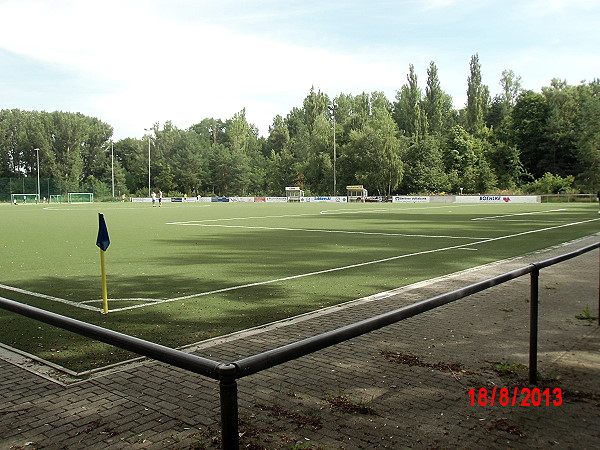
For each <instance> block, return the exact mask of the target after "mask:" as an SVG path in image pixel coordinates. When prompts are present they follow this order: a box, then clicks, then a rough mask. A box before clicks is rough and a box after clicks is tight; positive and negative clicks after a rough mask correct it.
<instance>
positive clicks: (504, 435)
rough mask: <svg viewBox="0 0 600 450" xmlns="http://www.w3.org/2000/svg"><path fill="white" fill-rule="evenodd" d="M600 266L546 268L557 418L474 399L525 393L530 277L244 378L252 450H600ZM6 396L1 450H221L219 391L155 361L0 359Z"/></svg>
mask: <svg viewBox="0 0 600 450" xmlns="http://www.w3.org/2000/svg"><path fill="white" fill-rule="evenodd" d="M598 239H599V236H598V235H596V236H592V237H590V238H587V239H584V240H581V241H578V242H576V243H571V244H569V245H566V246H562V247H559V248H553V249H548V250H546V251H544V252H541V253H537V254H533V255H528V256H526V257H522V258H517V259H515V260H510V261H504V262H502V263H498V264H494V265H488V266H484V267H481V268H478V269H477V270H471V271H466V272H462V273H459V274H454V275H453V276H449V277H445V278H443V279H438V280H433V281H432V282H431V283H429V284H419V285H417V286H409V287H407V288H405V289H403V290H401V291H399V292H398V293H397V294H395V295H393V296H390V297H387V298H380V299H362V300H357V301H354V302H350V303H347V304H344V305H340V306H337V307H333V308H328V309H326V310H321V311H318V312H315V313H314V314H308V315H303V316H301V317H299V318H295V319H293V320H289V321H283V322H278V323H276V324H271V325H269V326H266V327H263V328H258V329H253V330H247V331H245V332H240V333H235V334H233V335H230V336H227V337H223V338H219V339H214V340H211V341H207V342H204V343H201V344H198V345H197V346H195V347H192V348H190V349H189V351H193V352H195V353H196V354H198V355H201V356H208V355H212V356H210V357H212V358H215V359H218V360H220V361H231V360H234V359H237V358H239V357H242V356H248V355H251V354H255V353H257V352H259V351H262V350H268V349H270V348H273V347H276V346H279V345H283V344H286V343H289V342H291V341H293V340H297V339H299V338H303V337H308V336H312V335H314V334H317V333H320V332H323V331H327V330H331V329H334V328H337V327H339V326H342V325H345V324H349V323H352V322H355V321H357V320H360V319H363V318H366V317H370V316H373V315H375V314H378V313H381V312H385V311H389V310H392V309H395V308H398V307H400V306H402V305H405V304H410V303H413V302H415V301H418V300H421V299H425V298H428V297H430V296H432V295H435V294H438V293H442V292H446V291H448V290H452V289H455V288H457V287H462V286H466V285H467V284H470V283H472V282H476V281H480V280H483V279H485V278H488V277H491V276H494V275H497V274H500V273H503V272H506V271H508V270H511V269H515V268H519V267H522V266H524V265H526V264H527V263H529V262H535V261H540V260H543V259H546V258H548V257H551V256H555V255H558V254H561V253H565V252H568V251H571V250H574V249H577V248H580V247H583V246H585V245H588V244H591V243H593V242H597V241H598ZM457 257H458V254H457ZM598 258H599V257H598V251H592V252H590V253H587V254H585V255H582V256H579V257H577V258H575V259H573V260H570V261H569V262H566V263H562V264H559V265H556V266H553V267H550V268H546V269H543V270H542V271H541V277H540V327H539V329H540V335H539V359H538V370H539V372H540V381H539V385H540V386H541V387H542V389H544V388H546V387H550V388H555V387H559V388H561V389H562V392H563V397H564V399H563V404H562V405H561V406H539V407H523V406H505V407H503V406H498V405H494V406H485V407H482V406H470V398H469V396H468V394H467V392H468V390H469V389H470V388H472V387H474V388H476V389H478V388H481V387H486V388H488V389H489V390H490V391H492V390H493V387H496V388H498V389H499V388H501V387H508V388H510V389H513V388H514V387H517V388H518V389H520V388H521V387H526V386H527V381H526V377H527V371H526V369H525V368H524V365H526V364H527V362H528V343H529V334H528V333H529V318H528V311H529V300H528V297H529V277H527V276H526V277H522V278H520V279H517V280H513V281H511V282H509V283H505V284H504V285H501V286H497V287H495V288H492V289H489V290H487V291H484V292H482V293H480V294H476V295H473V296H471V297H468V298H465V299H462V300H459V301H457V302H455V303H452V304H450V305H446V306H444V307H441V308H438V309H436V310H433V311H430V312H427V313H424V314H421V315H419V316H417V317H414V318H411V319H408V320H405V321H403V322H401V323H398V324H395V325H392V326H389V327H386V328H384V329H382V330H378V331H376V332H373V333H370V334H368V335H365V336H362V337H359V338H356V339H353V340H351V341H349V342H346V343H343V344H338V345H336V346H334V347H331V348H329V349H326V350H322V351H319V352H317V353H315V354H313V355H310V356H307V357H303V358H300V359H298V360H296V361H292V362H288V363H286V364H283V365H280V366H278V367H275V368H273V369H269V370H267V371H264V372H261V373H259V374H256V375H252V376H249V377H246V378H242V379H240V380H238V389H239V406H240V409H239V414H240V421H241V425H240V432H241V433H242V435H241V441H240V443H241V447H242V448H253V449H258V448H267V449H286V448H293V449H359V448H364V449H370V448H393V449H398V448H424V449H454V448H499V449H501V448H549V447H552V448H574V449H575V448H577V449H581V448H590V449H592V448H600V327H599V326H598V325H597V322H594V323H590V322H589V321H586V320H579V319H576V317H575V316H577V315H579V314H581V313H582V311H583V309H584V307H586V306H588V307H589V310H590V312H591V314H592V315H594V316H597V315H598V294H599V293H598V272H599V261H598ZM499 363H502V364H503V365H502V366H498V364H499ZM495 368H496V369H497V370H495ZM499 369H504V370H501V371H499ZM62 381H64V379H62ZM511 392H512V390H511ZM0 395H1V401H0V449H20V448H27V449H41V448H44V449H81V448H85V449H105V448H110V449H121V448H124V449H138V448H139V449H165V448H166V449H187V448H190V449H199V448H219V417H220V416H219V414H220V413H219V397H218V384H217V382H215V381H213V380H210V379H207V378H203V377H201V376H197V375H194V374H192V373H188V372H186V371H183V370H180V369H176V368H172V367H168V366H167V365H165V364H162V363H158V362H155V361H148V360H143V361H140V362H139V363H132V364H128V365H125V366H123V367H122V368H121V369H112V370H108V371H105V372H99V373H96V374H95V375H94V376H92V377H91V378H89V379H87V380H85V381H77V382H72V383H71V382H64V383H59V382H55V381H52V380H51V379H49V377H48V375H46V376H40V375H38V374H36V373H34V371H32V370H25V369H24V368H23V367H20V366H19V365H18V364H14V363H10V362H7V361H5V360H2V359H0Z"/></svg>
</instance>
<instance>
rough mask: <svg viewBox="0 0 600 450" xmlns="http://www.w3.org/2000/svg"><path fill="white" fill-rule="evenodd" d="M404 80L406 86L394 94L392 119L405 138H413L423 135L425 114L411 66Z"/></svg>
mask: <svg viewBox="0 0 600 450" xmlns="http://www.w3.org/2000/svg"><path fill="white" fill-rule="evenodd" d="M406 78H407V80H408V84H405V85H403V86H402V88H401V89H400V91H398V92H397V93H396V102H395V103H394V119H395V120H396V123H397V124H398V128H399V129H400V131H401V132H403V134H404V135H405V136H409V137H415V136H419V135H421V134H423V133H424V120H425V114H424V111H423V110H422V108H421V90H420V89H419V87H418V83H417V75H416V73H415V67H414V66H413V65H412V64H410V66H409V72H408V75H407V77H406Z"/></svg>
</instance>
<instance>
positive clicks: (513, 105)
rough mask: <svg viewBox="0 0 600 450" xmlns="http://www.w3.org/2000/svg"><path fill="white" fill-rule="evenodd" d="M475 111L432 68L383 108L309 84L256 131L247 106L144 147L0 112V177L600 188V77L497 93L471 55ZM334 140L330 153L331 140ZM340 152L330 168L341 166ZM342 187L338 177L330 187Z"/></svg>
mask: <svg viewBox="0 0 600 450" xmlns="http://www.w3.org/2000/svg"><path fill="white" fill-rule="evenodd" d="M469 69H470V70H469V77H468V79H467V102H466V105H465V106H464V108H462V109H458V110H457V109H455V108H454V107H453V104H452V98H451V97H450V95H448V94H447V93H445V92H444V91H443V89H442V87H441V84H440V80H439V77H438V70H437V67H436V65H435V63H434V62H431V63H430V65H429V67H428V69H427V80H426V82H425V87H424V88H422V87H421V86H420V85H419V82H418V79H417V75H416V73H415V68H414V66H413V65H410V66H409V72H408V74H407V78H406V83H405V84H404V85H402V86H401V88H400V89H399V90H398V91H397V92H396V96H395V98H394V99H392V100H389V99H388V98H386V96H385V94H384V93H383V92H372V93H362V94H358V95H350V94H343V93H341V94H339V95H337V96H336V97H334V98H330V97H329V96H328V95H326V94H325V93H323V92H321V91H319V90H315V89H314V88H311V89H310V91H309V93H308V95H307V96H306V97H305V98H304V101H303V103H302V105H299V106H298V107H294V108H292V110H291V111H290V112H289V113H288V114H287V115H286V116H285V117H283V116H280V115H277V116H276V117H275V118H274V119H273V123H272V125H271V126H270V127H269V132H268V135H267V136H266V137H265V136H260V135H259V132H258V129H257V128H256V126H254V125H253V124H251V123H249V122H248V120H247V118H246V111H245V109H242V110H241V111H240V112H238V113H236V114H235V115H234V116H233V117H232V118H230V119H227V120H224V121H223V120H221V119H214V118H205V119H203V120H201V121H200V122H198V123H197V124H194V125H192V126H191V127H189V128H187V129H179V128H177V127H176V126H175V125H173V124H172V123H171V122H166V123H164V124H163V125H162V126H161V125H159V124H155V125H154V126H153V127H152V128H151V130H150V131H149V132H148V133H147V134H146V135H145V136H144V137H143V138H142V139H136V138H126V139H122V140H119V141H116V142H113V141H112V139H111V138H112V133H113V129H112V127H111V126H110V125H109V124H107V123H104V122H102V121H101V120H99V119H96V118H92V117H88V116H85V115H82V114H79V113H66V112H50V113H47V112H38V111H21V110H18V109H13V110H8V109H5V110H1V111H0V178H1V177H32V176H36V175H37V172H36V170H37V169H36V158H37V156H38V155H37V153H36V152H34V151H33V149H39V158H40V161H41V164H40V176H41V177H43V178H54V179H59V180H60V181H61V185H63V186H86V188H87V189H88V190H94V191H101V192H109V191H110V189H107V186H110V185H111V183H112V180H113V176H114V180H115V184H116V186H117V193H118V194H121V193H124V194H127V195H137V196H147V195H148V163H149V154H150V175H151V180H150V181H151V188H152V189H162V190H163V192H165V193H166V194H169V195H178V194H180V195H183V194H188V195H219V196H221V195H229V196H234V195H242V196H253V195H277V196H280V195H283V193H284V188H285V187H286V186H300V187H301V188H303V189H304V190H305V192H306V193H310V194H312V195H329V194H333V193H334V192H333V189H334V184H335V186H336V187H335V188H336V191H337V192H336V193H337V194H344V193H345V186H346V185H356V184H362V185H364V186H365V187H366V188H367V189H368V190H369V192H370V194H373V195H389V194H393V193H402V194H411V193H412V194H425V193H443V192H445V193H460V192H462V193H490V192H495V191H496V192H497V191H507V192H529V193H557V192H576V191H579V192H595V191H597V190H598V188H599V187H600V164H599V163H600V80H598V79H596V80H593V81H592V82H587V83H586V82H582V83H580V84H579V85H575V86H573V85H569V84H567V82H566V81H561V80H558V79H554V80H552V82H551V83H550V86H547V87H544V88H542V90H541V92H533V91H529V90H523V89H522V87H521V78H520V77H518V76H516V75H515V74H514V73H513V72H512V71H510V70H506V71H504V72H502V77H501V79H500V81H499V85H500V87H501V90H500V94H498V95H496V96H495V97H493V98H492V97H491V96H490V91H489V88H488V86H486V85H484V84H483V83H482V77H481V65H480V63H479V57H478V55H474V56H472V57H471V61H470V65H469ZM334 142H335V144H334ZM334 153H335V159H334ZM334 179H335V182H334Z"/></svg>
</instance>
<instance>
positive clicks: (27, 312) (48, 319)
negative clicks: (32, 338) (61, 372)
mask: <svg viewBox="0 0 600 450" xmlns="http://www.w3.org/2000/svg"><path fill="white" fill-rule="evenodd" d="M0 308H3V309H6V310H8V311H11V312H14V313H17V314H21V315H22V316H26V317H29V318H31V319H35V320H38V321H40V322H44V323H47V324H49V325H54V326H56V327H59V328H62V329H64V330H68V331H72V332H73V333H77V334H80V335H82V336H86V337H89V338H92V339H96V340H98V341H101V342H105V343H107V344H110V345H114V346H115V347H119V348H122V349H124V350H129V351H131V352H134V353H137V354H138V355H142V356H147V357H148V358H152V359H155V360H157V361H162V362H165V363H167V364H171V365H173V366H176V367H179V368H181V369H185V370H189V371H190V372H194V373H197V374H200V375H204V376H206V377H209V378H213V379H215V380H218V379H219V367H220V366H222V365H223V363H220V362H217V361H213V360H210V359H207V358H202V357H200V356H196V355H192V354H190V353H185V352H182V351H181V350H175V349H173V348H170V347H166V346H164V345H160V344H156V343H154V342H150V341H146V340H144V339H139V338H136V337H133V336H129V335H128V334H123V333H119V332H117V331H113V330H109V329H107V328H102V327H99V326H98V325H93V324H91V323H87V322H83V321H81V320H77V319H72V318H70V317H66V316H62V315H60V314H56V313H53V312H50V311H45V310H43V309H40V308H36V307H34V306H29V305H25V304H23V303H19V302H15V301H14V300H9V299H7V298H4V297H0Z"/></svg>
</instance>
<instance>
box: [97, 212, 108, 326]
mask: <svg viewBox="0 0 600 450" xmlns="http://www.w3.org/2000/svg"><path fill="white" fill-rule="evenodd" d="M96 245H97V246H98V247H100V268H101V270H102V307H103V308H102V309H103V312H104V314H108V291H107V289H106V268H105V266H104V252H105V251H106V249H107V248H108V246H109V245H110V239H109V238H108V230H107V229H106V222H104V215H102V214H100V213H98V237H97V238H96Z"/></svg>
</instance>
